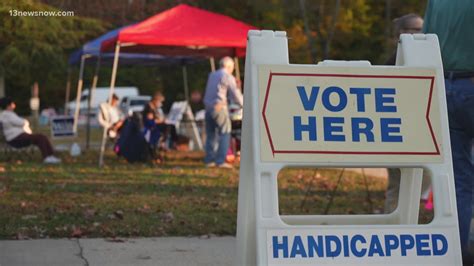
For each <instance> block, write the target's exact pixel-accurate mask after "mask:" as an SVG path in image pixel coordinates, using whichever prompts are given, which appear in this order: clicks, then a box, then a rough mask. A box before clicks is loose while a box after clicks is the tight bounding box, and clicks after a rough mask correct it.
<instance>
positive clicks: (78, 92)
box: [73, 54, 87, 134]
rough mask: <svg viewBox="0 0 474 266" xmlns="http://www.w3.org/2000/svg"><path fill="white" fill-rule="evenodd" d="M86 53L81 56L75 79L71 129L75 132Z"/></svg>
mask: <svg viewBox="0 0 474 266" xmlns="http://www.w3.org/2000/svg"><path fill="white" fill-rule="evenodd" d="M86 58H87V57H86V55H84V54H83V55H82V56H81V66H80V67H79V80H78V81H77V90H76V93H77V95H76V110H75V111H74V124H73V131H74V133H76V134H77V123H78V121H77V120H78V119H79V112H80V104H81V94H82V84H83V79H84V63H85V61H86Z"/></svg>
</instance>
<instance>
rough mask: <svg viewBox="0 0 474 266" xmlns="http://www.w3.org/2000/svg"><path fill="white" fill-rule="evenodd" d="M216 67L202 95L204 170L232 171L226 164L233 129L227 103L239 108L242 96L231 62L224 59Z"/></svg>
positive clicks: (232, 61) (230, 166)
mask: <svg viewBox="0 0 474 266" xmlns="http://www.w3.org/2000/svg"><path fill="white" fill-rule="evenodd" d="M219 64H220V69H219V70H217V71H214V72H212V73H210V74H209V77H208V79H207V85H206V93H205V95H204V105H205V107H206V120H205V122H206V147H205V149H206V156H205V157H204V163H205V164H206V166H207V167H214V166H218V167H221V168H232V165H229V164H227V163H226V162H225V159H226V155H227V150H228V149H229V145H230V132H231V130H232V124H231V121H230V117H229V109H228V104H229V101H232V102H234V103H236V104H238V105H240V106H242V105H243V97H242V92H241V91H240V89H239V88H238V87H237V82H236V80H235V78H234V76H232V72H233V71H234V60H232V58H230V57H224V58H222V59H221V61H220V62H219ZM216 142H217V149H216V147H215V146H216Z"/></svg>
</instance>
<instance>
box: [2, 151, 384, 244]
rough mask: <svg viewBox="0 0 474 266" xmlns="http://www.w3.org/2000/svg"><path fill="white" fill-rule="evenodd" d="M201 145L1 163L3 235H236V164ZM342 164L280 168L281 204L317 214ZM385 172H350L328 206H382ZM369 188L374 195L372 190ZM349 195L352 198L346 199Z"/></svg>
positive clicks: (345, 209)
mask: <svg viewBox="0 0 474 266" xmlns="http://www.w3.org/2000/svg"><path fill="white" fill-rule="evenodd" d="M202 156H203V154H202V153H177V152H170V153H169V154H168V158H167V161H166V163H165V164H164V165H163V166H152V165H148V164H128V163H126V162H125V161H123V160H121V159H119V158H117V157H115V156H114V155H113V154H112V153H109V154H107V156H106V163H107V165H106V167H104V168H103V169H99V168H98V167H97V158H98V153H97V152H95V151H91V152H87V153H85V154H83V155H82V156H81V157H80V159H77V158H71V157H69V155H67V154H61V157H62V158H63V164H60V165H54V166H50V165H43V164H41V163H39V162H40V158H39V155H38V154H36V155H35V156H34V158H32V159H24V158H17V159H10V160H9V161H7V162H5V160H2V161H3V162H2V163H0V166H1V167H0V210H1V211H0V238H1V239H24V238H45V237H51V238H58V237H128V236H143V237H147V236H188V235H198V236H199V235H206V234H216V235H234V234H235V230H236V219H237V188H238V179H239V177H238V175H239V172H238V170H237V169H236V170H222V169H215V168H212V169H207V168H204V167H203V164H202V162H201V160H202ZM339 173H340V170H337V169H333V170H330V169H326V170H322V169H320V170H318V171H315V170H314V169H288V170H284V171H282V172H281V173H280V176H279V184H280V185H279V186H280V211H281V213H284V214H295V213H299V214H303V213H304V214H306V213H312V214H320V213H324V212H325V211H326V206H327V203H328V199H329V195H330V194H331V191H332V189H333V188H334V187H335V185H336V181H337V179H338V175H339ZM385 186H386V180H385V179H382V178H372V177H367V186H366V183H365V182H364V178H362V176H361V175H360V174H356V173H353V172H346V174H345V175H344V179H343V182H342V183H341V184H340V186H339V189H338V191H337V192H336V193H335V195H336V196H335V197H334V201H333V202H332V204H331V208H330V209H329V213H378V212H381V211H382V209H383V201H384V191H385ZM367 189H368V190H369V191H370V196H369V197H368V196H367ZM348 199H350V201H348Z"/></svg>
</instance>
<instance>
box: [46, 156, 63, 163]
mask: <svg viewBox="0 0 474 266" xmlns="http://www.w3.org/2000/svg"><path fill="white" fill-rule="evenodd" d="M43 163H48V164H58V163H61V159H59V158H58V157H56V156H53V155H50V156H48V157H46V158H44V160H43Z"/></svg>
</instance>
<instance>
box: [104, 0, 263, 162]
mask: <svg viewBox="0 0 474 266" xmlns="http://www.w3.org/2000/svg"><path fill="white" fill-rule="evenodd" d="M252 29H256V28H255V27H253V26H250V25H247V24H245V23H243V22H240V21H238V20H235V19H233V18H230V17H227V16H224V15H221V14H216V13H213V12H209V11H206V10H202V9H199V8H196V7H191V6H188V5H185V4H181V5H178V6H176V7H174V8H171V9H169V10H167V11H164V12H162V13H159V14H157V15H155V16H153V17H150V18H148V19H146V20H144V21H142V22H140V23H137V24H135V25H133V26H130V27H128V28H126V29H124V30H123V31H120V33H119V34H118V35H117V36H116V37H114V38H111V39H109V40H106V41H104V42H103V43H102V47H101V51H102V52H110V51H113V50H114V47H115V56H114V64H113V68H112V77H111V81H110V96H112V94H113V92H114V87H115V79H116V75H117V67H118V60H119V54H120V51H123V52H127V53H134V52H135V53H157V54H160V55H165V56H166V55H167V56H177V55H179V56H190V55H191V56H201V57H209V58H211V68H212V70H214V69H215V67H214V60H213V58H214V57H222V56H234V57H235V61H236V63H237V64H236V74H237V77H238V78H239V76H240V73H239V67H238V60H237V57H242V56H245V47H246V45H247V32H248V31H249V30H252ZM183 79H184V91H185V97H186V100H187V99H188V84H187V71H186V66H185V65H184V62H183ZM109 98H112V97H109ZM105 139H106V131H105V130H104V134H103V140H102V146H101V156H100V162H99V165H102V164H103V152H104V148H105V145H104V144H105Z"/></svg>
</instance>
